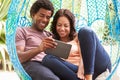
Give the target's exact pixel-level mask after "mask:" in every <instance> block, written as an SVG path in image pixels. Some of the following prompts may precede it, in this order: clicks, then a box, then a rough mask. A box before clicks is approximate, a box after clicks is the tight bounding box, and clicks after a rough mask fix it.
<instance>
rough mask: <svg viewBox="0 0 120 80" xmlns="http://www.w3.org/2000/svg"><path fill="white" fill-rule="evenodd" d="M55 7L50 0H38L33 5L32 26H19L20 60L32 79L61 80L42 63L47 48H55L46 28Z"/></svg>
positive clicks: (18, 51) (18, 44)
mask: <svg viewBox="0 0 120 80" xmlns="http://www.w3.org/2000/svg"><path fill="white" fill-rule="evenodd" d="M53 13H54V8H53V5H52V3H51V2H50V1H49V0H37V1H36V2H35V3H34V4H33V5H32V7H31V10H30V15H31V18H32V21H33V23H32V26H31V27H24V28H18V29H17V32H16V48H17V53H18V57H19V60H20V62H21V63H22V65H23V67H24V69H25V70H26V72H27V73H28V74H29V75H30V76H31V78H32V80H60V79H59V78H58V77H57V76H56V75H55V74H54V73H53V72H52V71H50V70H49V69H48V68H46V67H45V66H43V65H42V64H41V62H42V59H43V58H44V57H45V55H46V54H45V53H44V51H45V50H46V49H47V48H55V47H56V45H57V44H56V43H55V42H54V39H52V38H51V37H48V36H50V35H51V34H50V33H49V32H47V31H45V30H44V28H45V27H46V26H47V25H48V23H49V21H50V18H51V16H52V15H53Z"/></svg>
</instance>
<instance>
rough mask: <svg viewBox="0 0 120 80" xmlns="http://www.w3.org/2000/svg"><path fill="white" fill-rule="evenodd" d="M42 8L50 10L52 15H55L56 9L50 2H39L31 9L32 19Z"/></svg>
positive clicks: (43, 0)
mask: <svg viewBox="0 0 120 80" xmlns="http://www.w3.org/2000/svg"><path fill="white" fill-rule="evenodd" d="M40 8H43V9H46V10H50V11H51V12H52V15H53V13H54V7H53V4H52V3H51V2H50V0H37V1H35V3H34V4H33V5H32V7H31V9H30V16H31V17H32V15H34V14H36V13H37V12H38V11H39V9H40ZM52 15H51V16H52Z"/></svg>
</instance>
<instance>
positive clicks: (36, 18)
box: [32, 8, 52, 31]
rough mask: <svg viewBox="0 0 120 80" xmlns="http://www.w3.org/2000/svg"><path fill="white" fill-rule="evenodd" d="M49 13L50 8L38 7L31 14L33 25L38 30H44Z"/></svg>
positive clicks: (48, 19) (50, 13)
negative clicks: (36, 10) (37, 9)
mask: <svg viewBox="0 0 120 80" xmlns="http://www.w3.org/2000/svg"><path fill="white" fill-rule="evenodd" d="M51 15H52V12H51V11H50V10H46V9H44V8H40V9H39V11H38V12H37V13H36V14H34V15H32V19H33V25H34V27H36V29H38V30H39V31H42V30H44V28H45V27H46V26H47V25H48V23H49V21H50V17H51Z"/></svg>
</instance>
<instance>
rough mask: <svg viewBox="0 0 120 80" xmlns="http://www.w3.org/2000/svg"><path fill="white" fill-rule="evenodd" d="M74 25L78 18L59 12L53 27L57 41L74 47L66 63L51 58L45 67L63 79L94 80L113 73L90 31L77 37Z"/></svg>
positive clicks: (48, 57)
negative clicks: (107, 71) (104, 74)
mask: <svg viewBox="0 0 120 80" xmlns="http://www.w3.org/2000/svg"><path fill="white" fill-rule="evenodd" d="M74 23H75V17H74V15H73V14H72V13H71V12H70V11H69V10H67V9H60V10H58V11H57V12H56V14H55V16H54V18H53V22H52V25H51V31H52V33H53V34H54V38H55V39H57V40H61V41H63V42H66V43H68V44H72V49H71V52H70V55H69V58H68V59H67V60H62V59H60V58H57V57H51V55H48V56H46V57H45V58H44V59H43V65H45V66H46V67H48V68H50V69H51V70H52V71H53V72H54V73H55V74H56V75H57V76H58V77H60V78H61V79H62V80H79V79H78V78H80V79H84V76H85V79H86V80H95V78H96V77H97V76H98V75H100V74H101V73H103V72H104V71H106V69H109V71H110V70H111V62H110V58H109V56H108V54H107V53H106V51H105V50H104V48H103V47H102V45H101V44H100V42H99V40H98V38H97V36H96V35H95V33H94V32H93V31H92V30H91V29H89V28H81V29H80V31H79V33H78V35H77V34H76V32H75V28H74V27H75V24H74ZM80 49H81V50H80ZM81 54H82V57H81ZM82 58H83V63H84V68H83V63H82ZM103 62H104V63H103ZM84 70H85V71H84ZM66 74H68V75H66ZM76 74H77V75H76ZM83 74H84V75H83Z"/></svg>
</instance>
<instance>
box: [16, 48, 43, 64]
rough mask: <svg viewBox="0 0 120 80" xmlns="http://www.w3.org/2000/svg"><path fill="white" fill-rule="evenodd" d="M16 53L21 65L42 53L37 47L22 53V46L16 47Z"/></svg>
mask: <svg viewBox="0 0 120 80" xmlns="http://www.w3.org/2000/svg"><path fill="white" fill-rule="evenodd" d="M16 48H17V53H18V57H19V60H20V62H21V63H23V62H26V61H27V60H30V59H31V58H33V57H34V56H36V55H37V54H38V53H40V52H42V51H41V50H40V49H39V47H37V48H34V49H31V50H28V51H24V47H22V46H17V47H16Z"/></svg>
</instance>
